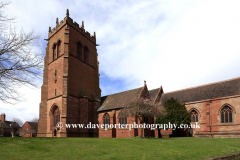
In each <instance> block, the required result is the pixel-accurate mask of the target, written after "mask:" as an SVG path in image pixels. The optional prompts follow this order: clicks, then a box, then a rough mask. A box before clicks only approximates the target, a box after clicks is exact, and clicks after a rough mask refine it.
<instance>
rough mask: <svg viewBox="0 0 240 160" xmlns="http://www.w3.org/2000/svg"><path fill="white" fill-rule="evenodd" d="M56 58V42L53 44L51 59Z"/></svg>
mask: <svg viewBox="0 0 240 160" xmlns="http://www.w3.org/2000/svg"><path fill="white" fill-rule="evenodd" d="M55 59H57V51H56V44H54V45H53V61H54V60H55Z"/></svg>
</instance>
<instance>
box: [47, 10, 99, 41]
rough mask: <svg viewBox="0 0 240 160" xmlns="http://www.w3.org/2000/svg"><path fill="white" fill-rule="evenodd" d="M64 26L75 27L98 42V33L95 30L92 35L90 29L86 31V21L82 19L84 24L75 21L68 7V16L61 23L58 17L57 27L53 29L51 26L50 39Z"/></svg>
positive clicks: (91, 39)
mask: <svg viewBox="0 0 240 160" xmlns="http://www.w3.org/2000/svg"><path fill="white" fill-rule="evenodd" d="M62 27H65V28H66V29H67V28H69V27H73V28H74V29H76V30H77V31H78V32H80V33H82V34H83V36H85V37H86V38H88V39H89V40H90V41H92V42H93V43H94V44H96V33H95V32H94V34H93V35H91V34H90V33H89V32H88V31H85V29H84V22H83V21H82V25H81V26H79V24H78V23H77V22H74V21H73V20H72V18H70V17H69V11H68V9H67V14H66V17H65V18H64V19H63V20H62V21H61V22H60V23H59V22H58V18H57V19H56V27H54V28H53V29H51V27H49V31H48V39H50V38H51V37H52V36H53V35H54V34H55V33H57V32H58V30H60V29H61V28H62Z"/></svg>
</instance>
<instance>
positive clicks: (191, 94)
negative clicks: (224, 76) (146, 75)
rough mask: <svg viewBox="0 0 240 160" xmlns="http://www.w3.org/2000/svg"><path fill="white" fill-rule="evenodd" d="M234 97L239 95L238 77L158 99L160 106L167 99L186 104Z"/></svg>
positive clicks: (239, 80)
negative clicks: (174, 99) (172, 98)
mask: <svg viewBox="0 0 240 160" xmlns="http://www.w3.org/2000/svg"><path fill="white" fill-rule="evenodd" d="M234 95H240V77H238V78H234V79H230V80H225V81H220V82H216V83H210V84H206V85H202V86H197V87H193V88H187V89H183V90H178V91H174V92H169V93H163V95H162V97H161V99H160V104H161V105H164V103H165V102H166V101H167V99H169V98H171V97H174V98H177V99H178V101H179V102H181V103H187V102H194V101H200V100H206V99H213V98H220V97H227V96H234Z"/></svg>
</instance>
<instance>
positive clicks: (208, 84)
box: [163, 77, 240, 94]
mask: <svg viewBox="0 0 240 160" xmlns="http://www.w3.org/2000/svg"><path fill="white" fill-rule="evenodd" d="M236 79H240V77H237V78H231V79H227V80H223V81H218V82H213V83H207V84H203V85H199V86H195V87H190V88H184V89H180V90H176V91H171V92H166V93H163V94H169V93H174V92H179V91H185V90H189V89H194V88H200V87H204V86H210V85H213V84H218V83H223V82H228V81H232V80H236Z"/></svg>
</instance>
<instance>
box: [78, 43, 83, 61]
mask: <svg viewBox="0 0 240 160" xmlns="http://www.w3.org/2000/svg"><path fill="white" fill-rule="evenodd" d="M77 58H78V59H80V60H82V45H81V43H77Z"/></svg>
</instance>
